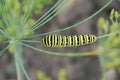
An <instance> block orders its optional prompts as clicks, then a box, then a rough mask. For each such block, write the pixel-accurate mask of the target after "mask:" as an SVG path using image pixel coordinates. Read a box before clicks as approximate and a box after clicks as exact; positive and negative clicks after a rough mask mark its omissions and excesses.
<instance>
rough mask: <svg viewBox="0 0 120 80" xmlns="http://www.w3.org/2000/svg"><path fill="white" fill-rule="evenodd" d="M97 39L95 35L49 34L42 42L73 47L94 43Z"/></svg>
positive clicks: (45, 44) (48, 45) (48, 44)
mask: <svg viewBox="0 0 120 80" xmlns="http://www.w3.org/2000/svg"><path fill="white" fill-rule="evenodd" d="M96 40H97V37H96V36H95V35H74V36H62V35H48V36H45V37H43V38H42V39H41V43H42V44H43V45H44V46H47V47H72V46H81V45H86V44H91V43H94V42H95V41H96Z"/></svg>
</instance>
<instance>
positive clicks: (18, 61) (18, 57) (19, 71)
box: [14, 41, 30, 80]
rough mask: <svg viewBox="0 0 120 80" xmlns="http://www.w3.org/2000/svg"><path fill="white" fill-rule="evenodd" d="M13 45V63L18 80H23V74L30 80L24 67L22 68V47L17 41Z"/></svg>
mask: <svg viewBox="0 0 120 80" xmlns="http://www.w3.org/2000/svg"><path fill="white" fill-rule="evenodd" d="M14 45H15V51H14V57H15V61H16V62H15V63H16V70H17V75H18V77H17V78H18V80H23V73H24V74H25V76H26V78H27V80H30V77H29V76H28V74H27V72H26V70H25V68H24V66H23V58H22V46H21V44H20V43H19V42H18V41H15V42H14Z"/></svg>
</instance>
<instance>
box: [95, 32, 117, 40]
mask: <svg viewBox="0 0 120 80" xmlns="http://www.w3.org/2000/svg"><path fill="white" fill-rule="evenodd" d="M117 33H118V31H116V32H112V33H109V34H105V35H102V36H98V37H97V38H98V39H100V38H104V37H108V36H111V35H115V34H117Z"/></svg>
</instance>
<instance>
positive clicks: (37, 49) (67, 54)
mask: <svg viewBox="0 0 120 80" xmlns="http://www.w3.org/2000/svg"><path fill="white" fill-rule="evenodd" d="M21 44H22V45H24V46H26V47H29V48H31V49H33V50H36V51H38V52H43V53H46V54H52V55H58V56H74V57H75V56H90V54H86V53H85V52H79V53H60V52H51V51H47V50H43V49H39V48H36V47H33V46H30V45H27V44H24V43H21ZM93 55H95V54H93Z"/></svg>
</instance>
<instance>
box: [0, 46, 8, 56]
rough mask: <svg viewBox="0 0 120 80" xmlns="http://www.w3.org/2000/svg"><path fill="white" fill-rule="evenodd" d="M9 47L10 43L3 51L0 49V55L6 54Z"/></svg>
mask: <svg viewBox="0 0 120 80" xmlns="http://www.w3.org/2000/svg"><path fill="white" fill-rule="evenodd" d="M8 48H9V45H8V46H7V47H6V48H4V49H3V50H1V51H0V56H2V55H3V54H4V52H5V51H6V50H7V49H8Z"/></svg>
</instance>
